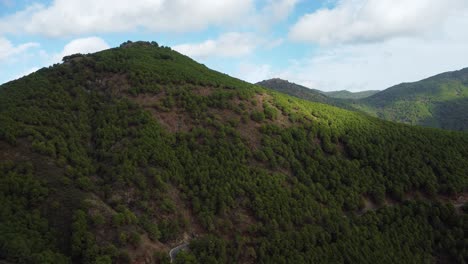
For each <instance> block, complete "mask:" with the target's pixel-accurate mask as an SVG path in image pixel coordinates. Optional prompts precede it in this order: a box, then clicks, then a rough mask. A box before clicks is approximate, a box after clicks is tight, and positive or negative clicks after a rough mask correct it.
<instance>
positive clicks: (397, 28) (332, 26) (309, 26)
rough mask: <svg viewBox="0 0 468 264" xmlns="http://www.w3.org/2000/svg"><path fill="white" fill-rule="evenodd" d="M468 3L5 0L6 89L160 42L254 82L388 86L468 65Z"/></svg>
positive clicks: (1, 72)
mask: <svg viewBox="0 0 468 264" xmlns="http://www.w3.org/2000/svg"><path fill="white" fill-rule="evenodd" d="M466 28H468V1H466V0H411V1H407V0H322V1H320V0H317V1H314V0H223V1H217V0H193V1H187V0H132V1H128V0H36V1H34V0H0V83H4V82H7V81H10V80H13V79H16V78H19V77H21V76H23V75H25V74H28V73H30V72H33V71H35V70H37V69H39V68H41V67H45V66H49V65H51V64H54V63H58V62H60V60H61V58H62V57H63V56H65V55H69V54H72V53H78V52H80V53H89V52H95V51H99V50H102V49H106V48H109V47H114V46H118V45H119V44H120V43H122V42H124V41H126V40H133V41H136V40H154V41H157V42H158V43H160V44H162V45H166V46H171V47H173V49H175V50H177V51H179V52H181V53H184V54H186V55H189V56H191V57H192V58H194V59H196V60H197V61H199V62H201V63H204V64H206V65H207V66H209V67H211V68H213V69H215V70H218V71H221V72H225V73H227V74H230V75H232V76H235V77H237V78H240V79H244V80H247V81H249V82H257V81H261V80H264V79H268V78H273V77H279V78H283V79H287V80H290V81H292V82H296V83H299V84H302V85H305V86H307V87H310V88H315V89H321V90H327V91H331V90H342V89H346V90H351V91H361V90H368V89H378V90H381V89H385V88H387V87H389V86H391V85H395V84H398V83H401V82H409V81H417V80H420V79H422V78H425V77H428V76H431V75H434V74H437V73H441V72H444V71H451V70H458V69H461V68H464V67H468V60H466V58H468V45H467V44H468V33H467V32H468V31H466Z"/></svg>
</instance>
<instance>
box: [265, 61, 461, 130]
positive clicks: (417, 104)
mask: <svg viewBox="0 0 468 264" xmlns="http://www.w3.org/2000/svg"><path fill="white" fill-rule="evenodd" d="M467 76H468V68H467V69H463V70H460V71H455V72H447V73H443V74H439V75H437V76H434V77H431V78H428V79H425V80H422V81H419V82H415V83H403V84H400V85H396V86H394V87H391V88H388V89H386V90H384V91H381V92H379V91H364V92H360V93H351V92H348V91H337V92H320V91H318V90H312V89H309V88H306V87H303V86H300V85H297V84H294V83H289V82H287V81H283V80H280V79H271V80H267V81H263V82H260V83H258V84H259V85H261V86H264V87H267V88H270V89H273V90H276V91H279V92H282V93H286V94H289V95H292V96H295V97H298V98H301V99H305V100H309V101H312V102H321V103H326V104H329V105H334V106H338V107H340V108H344V109H348V110H354V111H360V112H363V113H366V114H369V115H371V116H375V117H379V118H381V119H385V120H389V121H396V122H401V123H406V124H411V125H421V126H428V127H435V128H443V129H448V130H458V131H468V115H466V113H467V112H468V81H467V80H468V77H467Z"/></svg>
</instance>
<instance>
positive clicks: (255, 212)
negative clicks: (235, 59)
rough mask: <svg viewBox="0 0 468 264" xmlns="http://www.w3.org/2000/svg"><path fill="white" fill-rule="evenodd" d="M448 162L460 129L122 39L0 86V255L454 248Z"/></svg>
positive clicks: (196, 258)
mask: <svg viewBox="0 0 468 264" xmlns="http://www.w3.org/2000/svg"><path fill="white" fill-rule="evenodd" d="M466 164H468V135H467V134H466V133H460V132H452V131H443V130H435V129H428V128H422V127H411V126H407V125H404V124H396V123H392V122H387V121H382V120H380V119H377V118H373V117H370V116H367V115H363V114H360V113H356V112H351V111H347V110H343V109H339V108H336V107H333V106H329V105H326V104H321V103H312V102H308V101H305V100H299V99H297V98H294V97H290V96H287V95H285V94H282V93H278V92H274V91H272V90H269V89H265V88H262V87H260V86H256V85H252V84H249V83H246V82H243V81H240V80H238V79H234V78H231V77H229V76H227V75H225V74H221V73H218V72H215V71H212V70H210V69H208V68H206V67H205V66H203V65H201V64H198V63H196V62H195V61H193V60H191V59H190V58H188V57H186V56H183V55H181V54H179V53H177V52H174V51H172V50H171V49H170V48H167V47H159V46H158V45H157V44H156V43H154V42H153V43H146V42H138V43H132V42H127V43H124V44H123V45H122V46H121V47H120V48H115V49H110V50H106V51H102V52H99V53H95V54H90V55H80V54H77V55H73V56H68V57H66V58H65V59H64V63H63V64H59V65H55V66H53V67H49V68H44V69H41V70H39V71H38V72H36V73H33V74H31V75H29V76H27V77H24V78H21V79H19V80H16V81H13V82H9V83H7V84H4V85H2V86H0V204H1V206H0V249H1V250H0V261H6V262H10V263H169V261H170V260H169V254H168V253H169V251H170V250H171V248H175V247H176V246H178V245H181V244H182V247H185V243H189V245H188V247H189V249H190V250H189V251H183V252H180V253H179V254H177V256H176V257H177V259H176V260H175V263H345V262H346V263H404V262H406V263H408V262H411V263H428V262H446V263H462V262H463V261H464V259H465V258H466V246H465V244H464V241H465V234H464V230H466V228H467V223H466V221H464V220H465V219H466V211H464V209H463V208H461V206H462V202H463V199H458V200H457V198H458V197H459V196H461V197H462V198H463V197H466V190H467V187H468V186H467V177H466V175H468V166H466ZM173 252H174V251H173Z"/></svg>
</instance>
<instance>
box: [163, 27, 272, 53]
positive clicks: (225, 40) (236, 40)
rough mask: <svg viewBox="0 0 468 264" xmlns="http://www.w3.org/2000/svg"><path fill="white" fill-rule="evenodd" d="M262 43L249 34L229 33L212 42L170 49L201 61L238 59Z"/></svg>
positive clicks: (183, 45)
mask: <svg viewBox="0 0 468 264" xmlns="http://www.w3.org/2000/svg"><path fill="white" fill-rule="evenodd" d="M262 42H264V41H263V40H262V39H260V38H258V37H256V36H255V35H253V34H251V33H239V32H230V33H225V34H223V35H221V36H220V37H219V38H217V39H214V40H211V39H210V40H206V41H203V42H201V43H188V44H181V45H176V46H174V47H172V48H173V49H175V50H177V51H179V52H180V53H182V54H185V55H187V56H190V57H194V58H201V59H204V58H207V57H240V56H244V55H248V54H250V53H251V52H253V51H254V50H255V49H256V48H257V46H258V45H259V44H260V43H262Z"/></svg>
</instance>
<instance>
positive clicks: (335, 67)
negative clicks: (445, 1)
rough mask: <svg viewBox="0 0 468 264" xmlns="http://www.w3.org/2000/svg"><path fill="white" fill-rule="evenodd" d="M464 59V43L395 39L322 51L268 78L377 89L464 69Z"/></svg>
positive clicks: (466, 50) (466, 49) (466, 51)
mask: <svg viewBox="0 0 468 264" xmlns="http://www.w3.org/2000/svg"><path fill="white" fill-rule="evenodd" d="M467 26H468V25H467ZM467 57H468V47H467V46H466V41H454V42H448V43H447V42H445V41H426V40H417V39H416V40H415V39H396V40H391V41H388V42H386V43H384V44H381V43H370V44H364V45H348V46H342V47H336V48H329V49H325V50H323V51H322V52H321V53H320V54H319V55H317V56H314V57H311V58H308V59H303V60H298V61H294V62H292V63H290V65H289V67H288V68H287V69H280V70H278V71H277V72H270V73H269V75H270V77H280V78H284V79H288V80H291V81H294V82H297V83H299V84H302V85H305V86H307V87H310V88H315V89H320V90H325V91H333V90H342V89H346V90H350V91H362V90H371V89H372V90H374V89H378V90H381V89H385V88H388V87H390V86H392V85H395V84H398V83H401V82H413V81H418V80H420V79H423V78H426V77H429V76H432V75H435V74H438V73H442V72H445V71H452V70H457V69H461V68H464V67H467V66H468V65H467V62H466V58H467ZM257 80H259V79H257Z"/></svg>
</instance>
